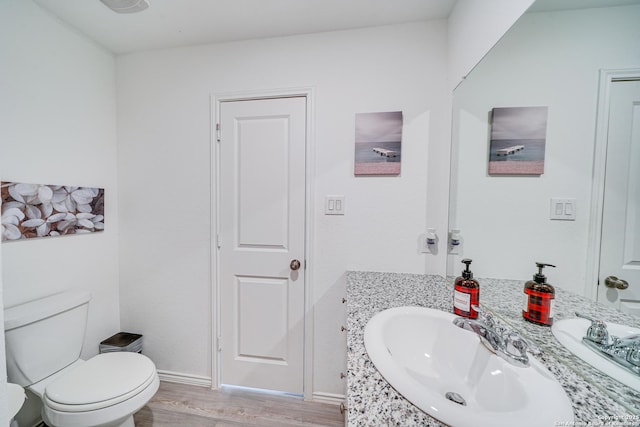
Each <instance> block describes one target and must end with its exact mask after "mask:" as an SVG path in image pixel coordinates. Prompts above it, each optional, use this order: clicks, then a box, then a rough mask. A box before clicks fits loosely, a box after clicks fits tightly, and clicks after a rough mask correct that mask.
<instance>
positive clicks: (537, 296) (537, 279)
mask: <svg viewBox="0 0 640 427" xmlns="http://www.w3.org/2000/svg"><path fill="white" fill-rule="evenodd" d="M536 266H537V267H538V272H537V273H536V274H534V275H533V280H529V281H528V282H527V283H525V284H524V304H523V307H522V317H524V319H525V320H528V321H529V322H532V323H536V324H538V325H543V326H551V325H553V315H554V303H555V297H556V290H555V289H554V288H553V286H551V285H550V284H549V283H547V277H546V276H545V275H544V274H542V269H543V268H545V267H555V265H551V264H545V263H542V262H536Z"/></svg>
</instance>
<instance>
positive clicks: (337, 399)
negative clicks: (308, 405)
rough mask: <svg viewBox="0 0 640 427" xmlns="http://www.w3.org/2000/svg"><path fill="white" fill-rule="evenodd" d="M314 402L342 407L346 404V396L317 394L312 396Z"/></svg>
mask: <svg viewBox="0 0 640 427" xmlns="http://www.w3.org/2000/svg"><path fill="white" fill-rule="evenodd" d="M311 398H312V399H313V401H314V402H323V403H331V404H332V405H340V404H341V403H344V401H345V399H346V398H345V396H344V394H335V393H323V392H315V393H313V394H312V395H311Z"/></svg>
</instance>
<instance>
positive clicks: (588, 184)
mask: <svg viewBox="0 0 640 427" xmlns="http://www.w3.org/2000/svg"><path fill="white" fill-rule="evenodd" d="M596 6H601V7H596ZM604 6H606V7H604ZM639 17H640V1H638V0H626V1H614V0H602V1H569V0H537V1H536V2H535V3H534V4H533V5H532V7H531V8H530V10H529V11H528V12H527V13H526V14H525V15H523V16H522V17H521V18H520V20H519V21H518V22H516V24H514V26H513V27H512V28H511V29H510V30H509V31H508V32H507V34H506V35H505V36H504V37H503V38H502V39H501V40H500V41H499V42H498V43H497V44H496V46H494V48H493V49H492V50H491V51H490V52H489V53H488V54H487V55H486V56H485V58H484V59H483V60H482V61H481V62H480V63H479V64H478V65H477V66H476V67H475V69H474V70H473V71H472V72H471V73H470V74H469V75H468V76H467V78H466V79H465V80H464V81H463V82H462V83H461V84H460V85H459V86H458V88H456V90H455V93H454V101H453V128H452V136H453V141H452V162H451V171H452V174H451V197H450V218H449V224H450V229H459V230H460V235H461V236H462V248H461V253H460V254H457V255H450V256H449V257H448V268H447V273H448V274H449V275H455V274H456V273H459V271H457V270H458V269H459V265H460V259H461V258H464V257H469V258H473V261H474V262H473V267H474V268H473V270H474V272H475V274H476V275H477V276H479V277H492V278H502V279H517V280H528V279H529V278H530V277H531V275H532V274H534V273H535V262H536V261H540V262H547V263H551V264H554V265H556V266H557V268H555V269H553V270H551V271H549V272H548V276H549V279H550V282H551V283H552V284H553V285H555V286H559V287H561V288H563V289H565V290H568V291H571V292H574V293H577V294H579V295H584V296H587V297H589V298H591V299H596V298H597V297H598V294H597V281H598V278H597V275H598V271H599V270H600V269H599V268H598V265H599V264H600V259H599V254H600V250H599V249H600V247H599V245H600V233H601V230H602V228H600V229H598V227H599V226H600V225H599V224H597V222H598V221H599V219H598V215H599V214H600V213H601V212H599V211H598V209H599V208H598V206H603V202H602V200H598V198H601V197H603V193H604V192H603V191H602V190H601V189H600V190H599V191H596V190H598V189H597V188H595V187H594V185H595V183H597V180H596V179H594V173H596V172H597V167H602V168H604V166H599V165H598V164H597V162H602V161H603V158H606V152H604V154H602V152H601V151H599V150H601V147H600V146H599V144H600V145H602V144H603V143H604V144H606V140H605V141H602V138H600V139H599V138H598V137H597V136H598V135H597V134H598V129H597V125H596V124H597V123H598V108H599V102H601V101H602V99H599V97H600V98H602V93H603V92H602V91H601V90H602V83H601V82H600V80H601V75H602V73H603V71H602V70H614V69H615V70H621V69H622V70H633V69H634V68H635V69H639V68H640V26H639V25H638V22H640V18H639ZM639 77H640V76H639ZM623 91H624V89H623ZM498 107H546V108H547V110H546V111H547V123H546V135H545V136H546V142H545V147H544V150H545V152H544V173H542V174H541V175H489V169H488V161H489V159H490V158H491V152H490V144H489V141H490V138H491V135H490V133H491V112H492V110H493V109H494V108H498ZM600 114H602V111H601V113H600ZM636 145H637V144H636ZM634 153H635V154H634V155H635V158H633V159H630V158H628V157H627V156H618V157H619V159H618V161H619V162H629V161H632V162H636V164H637V167H636V168H634V167H630V165H629V164H620V165H616V164H615V163H611V164H609V165H607V168H608V169H609V170H614V169H621V168H626V169H627V170H631V171H632V172H633V171H636V170H638V171H640V150H638V149H635V151H634ZM507 157H508V156H505V158H507ZM610 157H611V156H610ZM637 176H640V175H637ZM623 179H626V180H627V184H629V185H631V186H633V183H634V181H635V180H636V176H634V175H633V174H632V175H629V176H627V177H625V178H623ZM636 187H637V186H636ZM614 188H615V186H614ZM625 191H626V194H627V197H626V198H625V196H624V195H622V199H623V202H628V203H627V205H625V207H624V208H623V207H621V206H620V204H619V203H617V204H615V205H614V204H611V208H612V210H613V211H614V212H615V211H616V210H618V211H620V210H622V209H625V212H626V214H627V217H629V216H630V217H631V218H635V222H634V221H627V222H628V223H629V224H627V226H626V228H622V229H618V230H617V233H618V235H608V234H603V235H602V242H603V244H604V242H605V241H615V240H618V241H620V242H622V244H626V245H627V247H628V248H627V253H626V255H625V257H627V258H628V259H627V261H626V262H627V264H628V266H629V268H627V270H628V271H626V272H624V274H627V275H628V276H629V277H630V278H631V280H628V279H627V282H629V283H632V282H633V283H635V287H634V285H633V284H632V286H631V287H633V288H634V289H636V290H634V291H633V292H630V291H629V290H626V291H625V292H624V293H622V292H618V291H617V290H615V289H614V290H612V291H611V292H609V293H608V294H601V295H599V297H600V299H599V301H600V302H603V303H605V304H610V305H613V306H615V307H617V308H621V307H623V308H626V309H627V311H628V312H634V311H635V312H637V313H640V208H637V209H636V211H635V213H634V212H633V211H631V212H627V211H628V210H629V209H633V208H634V206H637V205H638V203H639V202H640V200H638V197H640V196H638V194H640V190H638V189H637V188H635V190H634V189H629V188H626V187H625ZM633 192H635V193H633ZM610 193H611V192H610ZM632 193H633V194H635V196H633V194H632ZM632 196H633V197H636V198H635V199H631V197H632ZM557 200H560V201H569V202H570V203H569V204H567V205H566V206H565V205H562V206H561V207H560V208H559V209H561V210H562V211H563V212H564V209H567V210H571V213H572V214H573V215H572V216H573V218H570V219H567V218H562V219H552V216H553V213H554V209H556V208H558V206H557V205H556V204H554V201H557ZM606 207H607V206H606V205H605V208H606ZM625 218H626V217H625ZM600 220H601V218H600ZM634 227H636V228H635V232H634ZM620 234H621V235H620ZM607 269H609V267H606V268H605V267H603V268H602V272H601V273H602V274H601V275H602V276H603V279H604V278H605V277H607V276H619V275H620V273H618V274H614V272H613V271H614V270H613V269H610V270H607ZM636 275H637V276H638V278H637V279H635V277H636ZM631 287H630V288H631ZM624 303H626V307H625V304H624Z"/></svg>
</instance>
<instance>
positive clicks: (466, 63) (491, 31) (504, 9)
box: [448, 0, 534, 89]
mask: <svg viewBox="0 0 640 427" xmlns="http://www.w3.org/2000/svg"><path fill="white" fill-rule="evenodd" d="M533 2H534V0H484V1H481V2H479V1H476V0H458V1H457V2H456V4H455V6H454V8H453V10H452V11H451V14H450V15H449V20H448V24H449V27H448V50H449V87H450V88H451V89H453V88H455V87H456V86H457V85H458V84H459V83H460V82H461V81H462V80H463V79H464V78H465V77H466V76H467V74H469V72H471V70H472V69H473V67H475V65H476V64H477V63H478V62H479V61H480V60H481V59H482V57H483V56H484V55H485V54H486V53H487V52H488V51H489V50H490V49H491V48H492V47H493V45H495V44H496V42H497V41H498V40H499V39H500V37H502V36H503V35H504V33H505V32H506V31H507V30H508V29H509V28H510V27H511V25H513V23H514V22H516V20H517V19H518V18H519V17H520V16H521V15H522V14H523V13H524V12H525V11H526V10H527V8H528V7H529V6H531V4H532V3H533Z"/></svg>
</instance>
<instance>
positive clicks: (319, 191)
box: [117, 21, 449, 394]
mask: <svg viewBox="0 0 640 427" xmlns="http://www.w3.org/2000/svg"><path fill="white" fill-rule="evenodd" d="M117 80H118V124H119V135H118V137H119V138H118V139H119V152H118V156H119V157H118V167H119V169H118V174H119V185H120V207H121V209H120V225H121V231H122V233H121V240H120V263H121V264H120V283H121V310H122V324H123V327H124V328H128V329H134V330H140V331H141V332H144V333H145V339H146V341H145V346H146V349H147V352H148V354H149V355H150V356H151V357H152V358H153V359H154V360H155V361H156V363H157V364H158V367H159V368H160V369H161V370H167V371H174V372H178V373H180V374H187V375H193V376H196V377H201V378H205V379H206V378H210V377H211V375H212V373H211V368H210V357H211V355H210V349H211V334H212V332H211V329H210V326H209V325H210V311H211V308H210V301H211V296H210V295H211V272H210V271H209V266H210V258H211V256H212V254H211V253H210V240H209V239H210V231H211V227H210V224H209V222H210V199H209V195H210V192H211V184H210V173H211V165H210V158H211V154H210V143H211V138H210V131H211V119H210V117H211V114H212V111H210V100H209V96H210V94H216V93H228V92H234V91H245V90H265V89H277V88H290V87H299V86H313V87H314V88H315V129H316V130H315V146H316V149H315V153H314V156H315V163H314V169H315V176H314V177H313V178H312V179H313V183H312V185H313V191H314V194H315V199H314V200H313V203H314V206H315V211H314V212H313V222H314V229H313V230H312V235H313V239H314V242H313V246H312V250H313V259H311V260H310V261H311V262H312V263H313V267H312V268H313V270H312V271H313V277H311V281H312V283H311V289H312V293H313V295H312V298H313V301H314V306H315V341H314V348H315V353H314V360H315V362H314V384H313V390H314V392H316V393H333V394H341V393H343V392H344V382H343V381H342V380H340V379H339V373H340V371H342V370H344V369H345V367H344V363H345V360H344V359H345V357H344V353H345V339H344V334H342V333H340V332H339V329H340V326H341V325H342V324H343V322H344V305H343V304H342V303H341V301H340V300H341V298H342V296H343V295H344V272H345V270H347V269H367V270H381V271H404V272H414V273H423V272H425V271H429V269H430V268H431V267H430V264H429V262H432V261H430V260H429V258H428V257H427V256H426V255H420V254H418V253H417V251H416V239H417V236H418V234H419V233H422V232H424V230H425V228H426V222H425V218H426V209H427V206H428V198H427V197H426V196H427V195H426V194H425V193H426V192H425V188H426V185H427V181H428V177H427V176H428V171H427V169H428V168H427V162H428V161H429V158H428V157H429V154H428V149H429V145H430V144H439V143H440V142H442V141H443V139H444V136H446V134H447V128H448V123H447V120H446V117H447V114H448V112H447V110H446V108H447V107H446V106H447V105H448V99H449V95H448V91H447V89H446V23H445V22H444V21H435V22H430V23H416V24H408V25H397V26H389V27H379V28H371V29H363V30H354V31H343V32H334V33H324V34H316V35H305V36H297V37H288V38H276V39H268V40H259V41H248V42H238V43H227V44H217V45H208V46H198V47H190V48H181V49H170V50H158V51H149V52H143V53H138V54H131V55H125V56H121V57H119V58H118V61H117ZM394 110H402V111H403V112H404V120H405V127H404V138H403V161H402V174H401V176H400V177H378V178H371V177H369V178H363V177H358V178H355V177H354V175H353V157H354V146H353V138H354V115H355V113H358V112H374V111H394ZM443 135H444V136H443ZM442 191H444V192H445V194H446V192H447V189H446V188H445V189H443V190H442ZM327 194H344V195H345V196H346V215H345V216H325V215H323V213H322V208H323V203H324V202H323V201H324V196H325V195H327ZM214 327H215V326H214Z"/></svg>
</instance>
